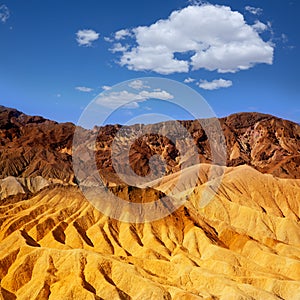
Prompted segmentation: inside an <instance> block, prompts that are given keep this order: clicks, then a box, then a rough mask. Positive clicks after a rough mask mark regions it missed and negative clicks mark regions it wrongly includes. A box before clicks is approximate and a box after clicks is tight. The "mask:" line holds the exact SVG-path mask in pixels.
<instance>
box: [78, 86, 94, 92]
mask: <svg viewBox="0 0 300 300" xmlns="http://www.w3.org/2000/svg"><path fill="white" fill-rule="evenodd" d="M75 90H77V91H80V92H84V93H90V92H92V91H93V89H92V88H89V87H86V86H76V87H75Z"/></svg>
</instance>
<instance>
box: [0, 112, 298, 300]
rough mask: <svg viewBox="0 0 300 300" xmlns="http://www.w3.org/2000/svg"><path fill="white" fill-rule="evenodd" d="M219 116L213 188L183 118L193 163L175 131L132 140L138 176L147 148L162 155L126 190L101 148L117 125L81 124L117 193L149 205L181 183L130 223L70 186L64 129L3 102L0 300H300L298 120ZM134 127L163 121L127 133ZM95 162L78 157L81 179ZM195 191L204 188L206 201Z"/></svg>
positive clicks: (206, 150) (197, 135)
mask: <svg viewBox="0 0 300 300" xmlns="http://www.w3.org/2000/svg"><path fill="white" fill-rule="evenodd" d="M220 123H221V126H222V129H223V131H224V136H225V138H226V146H227V166H226V167H225V166H217V168H219V169H220V170H223V169H225V173H224V176H223V179H222V183H221V186H220V188H219V189H218V190H217V191H214V190H213V184H212V179H210V178H209V176H208V173H209V171H208V170H209V169H210V164H211V160H212V157H211V153H210V146H209V143H208V140H207V136H206V134H205V132H204V131H203V129H202V128H200V127H199V126H198V124H199V123H197V122H195V121H182V124H183V126H184V127H185V128H187V130H188V131H189V132H190V133H191V135H192V136H193V137H194V139H195V143H196V145H197V146H198V151H199V160H200V162H201V165H195V166H192V167H190V168H186V169H183V170H181V165H180V164H179V159H178V156H179V153H178V151H177V145H178V143H180V135H179V136H178V139H177V140H176V141H175V142H171V141H170V140H168V139H167V138H165V137H163V136H158V135H153V134H152V135H151V134H149V135H147V136H146V137H145V138H143V139H138V140H137V141H136V143H135V144H134V145H133V146H132V147H131V149H130V164H131V166H132V167H133V169H134V170H135V172H136V173H138V174H139V175H147V174H148V172H149V161H150V158H151V157H152V156H153V155H154V154H159V155H161V156H162V158H163V159H164V160H165V161H166V166H167V172H166V174H164V176H163V178H162V179H161V180H155V181H152V182H147V184H145V187H133V186H128V185H126V184H124V183H123V182H121V180H120V178H119V177H118V176H117V174H115V172H114V168H113V167H112V163H111V159H110V153H111V150H110V149H111V145H112V141H113V139H114V136H115V135H116V134H117V131H118V130H119V129H120V128H121V126H120V125H108V126H105V127H101V128H94V129H93V130H85V129H82V130H83V131H84V132H85V133H87V134H88V135H89V136H90V138H91V139H93V138H94V137H95V135H97V145H96V150H97V156H96V157H97V165H98V167H101V171H100V173H101V175H102V176H103V178H104V180H105V181H106V185H107V188H108V189H109V190H111V191H112V192H114V193H115V194H116V195H118V196H120V197H122V198H123V199H124V200H127V201H128V200H129V201H137V199H140V202H142V203H143V202H147V201H155V200H156V199H157V198H160V197H162V196H164V195H167V194H168V193H169V192H170V190H172V188H173V187H174V186H176V184H177V182H178V178H179V177H180V178H182V180H181V182H180V184H181V185H180V186H179V190H178V191H175V192H174V193H173V194H174V196H176V197H178V198H182V197H185V195H187V194H189V197H188V198H187V201H186V202H185V203H184V204H183V205H182V206H181V207H179V208H178V209H177V210H175V211H174V212H173V213H172V214H170V215H169V216H167V217H165V218H163V219H160V220H157V221H152V222H146V223H128V222H121V221H118V220H115V219H112V218H110V217H108V216H106V215H104V214H103V213H101V212H100V211H98V210H97V209H96V208H95V207H94V206H93V205H92V204H91V203H90V202H88V201H87V200H86V198H85V197H84V195H83V194H82V192H81V190H80V189H79V187H78V186H77V179H76V178H75V177H74V174H73V170H72V159H71V158H72V156H71V154H72V137H73V133H74V130H75V126H74V125H73V124H71V123H64V124H59V123H56V122H53V121H49V120H46V119H44V118H42V117H30V116H27V115H25V114H23V113H21V112H18V111H17V110H14V109H9V108H5V107H1V108H0V281H1V282H0V299H5V300H6V299H7V300H10V299H28V300H29V299H30V300H31V299H36V300H38V299H80V300H81V299H299V295H300V224H299V215H300V205H299V204H300V161H299V160H300V126H299V125H298V124H295V123H293V122H290V121H287V120H282V119H279V118H276V117H273V116H270V115H264V114H258V113H241V114H235V115H232V116H229V117H226V118H222V119H220ZM139 126H164V128H166V129H167V128H168V126H172V124H171V123H169V122H167V123H163V124H158V125H157V124H156V125H135V126H131V127H128V128H126V130H128V132H129V133H130V134H134V132H135V130H137V129H138V127H139ZM150 132H151V131H150ZM92 159H93V157H85V163H86V164H87V174H88V172H90V171H91V170H90V169H89V161H91V160H92ZM199 170H200V171H199ZM195 174H196V176H197V177H198V181H197V184H196V186H194V185H192V184H191V181H190V178H192V177H193V176H195ZM92 175H93V174H92ZM92 177H93V176H90V178H87V180H86V182H84V184H85V186H86V188H92V186H93V178H92ZM204 191H206V192H210V193H211V194H212V195H213V198H212V200H211V201H210V203H209V204H208V205H206V206H205V207H203V206H202V205H201V195H202V194H203V192H204ZM176 193H177V194H176Z"/></svg>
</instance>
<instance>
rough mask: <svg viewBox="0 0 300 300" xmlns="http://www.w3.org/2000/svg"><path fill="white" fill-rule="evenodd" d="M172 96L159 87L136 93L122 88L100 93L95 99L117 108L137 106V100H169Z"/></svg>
mask: <svg viewBox="0 0 300 300" xmlns="http://www.w3.org/2000/svg"><path fill="white" fill-rule="evenodd" d="M173 98H174V96H173V95H172V94H170V93H168V92H167V91H164V90H161V89H157V90H152V91H151V90H150V91H146V90H142V91H140V92H138V93H132V92H128V91H127V90H123V91H119V92H110V93H105V94H101V95H100V96H99V98H98V99H97V103H98V104H99V105H102V106H104V107H109V108H117V107H119V106H124V107H125V108H138V107H139V104H138V102H142V101H146V100H148V99H159V100H171V99H173Z"/></svg>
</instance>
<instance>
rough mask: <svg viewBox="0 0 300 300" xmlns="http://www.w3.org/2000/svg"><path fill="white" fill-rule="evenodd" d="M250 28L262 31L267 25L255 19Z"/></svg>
mask: <svg viewBox="0 0 300 300" xmlns="http://www.w3.org/2000/svg"><path fill="white" fill-rule="evenodd" d="M252 28H254V29H255V30H256V31H257V32H263V31H265V30H267V29H268V25H266V24H264V23H262V22H260V21H258V20H256V21H255V23H254V25H252Z"/></svg>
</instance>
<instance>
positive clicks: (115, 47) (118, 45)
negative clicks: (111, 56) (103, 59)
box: [109, 43, 129, 53]
mask: <svg viewBox="0 0 300 300" xmlns="http://www.w3.org/2000/svg"><path fill="white" fill-rule="evenodd" d="M128 47H129V46H127V45H125V46H124V45H122V44H121V43H115V44H114V45H113V48H111V49H109V50H110V51H111V52H112V53H116V52H125V51H127V49H128Z"/></svg>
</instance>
